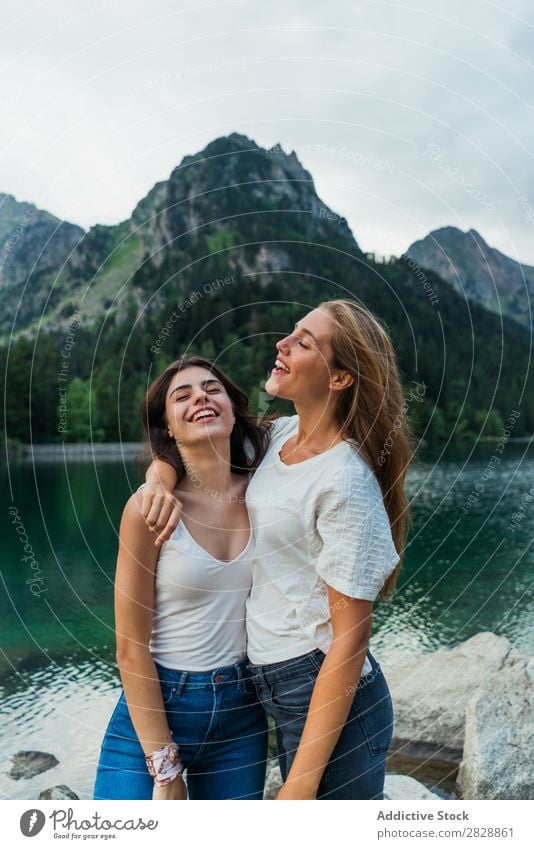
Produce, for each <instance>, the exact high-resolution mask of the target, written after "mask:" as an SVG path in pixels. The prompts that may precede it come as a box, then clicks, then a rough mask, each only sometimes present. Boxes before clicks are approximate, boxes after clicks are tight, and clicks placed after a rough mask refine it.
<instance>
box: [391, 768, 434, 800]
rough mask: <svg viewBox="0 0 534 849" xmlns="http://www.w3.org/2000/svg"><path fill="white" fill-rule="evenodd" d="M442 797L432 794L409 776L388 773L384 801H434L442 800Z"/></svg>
mask: <svg viewBox="0 0 534 849" xmlns="http://www.w3.org/2000/svg"><path fill="white" fill-rule="evenodd" d="M441 798H442V797H440V796H437V795H436V794H435V793H432V791H431V790H429V789H428V788H427V787H425V785H424V784H421V782H420V781H416V780H415V778H410V776H409V775H396V774H395V773H391V774H390V773H387V774H386V780H385V783H384V799H389V800H394V799H402V800H407V799H434V801H438V800H440V799H441Z"/></svg>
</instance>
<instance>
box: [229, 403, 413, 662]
mask: <svg viewBox="0 0 534 849" xmlns="http://www.w3.org/2000/svg"><path fill="white" fill-rule="evenodd" d="M297 429H298V416H285V417H283V418H280V419H277V420H276V422H275V424H274V426H273V430H272V431H271V432H272V439H271V443H270V446H269V449H268V451H267V453H266V455H265V457H264V459H263V460H262V462H261V464H260V466H259V468H258V469H257V470H256V472H255V473H254V475H253V476H252V478H251V481H250V483H249V485H248V489H247V494H246V502H247V508H248V511H249V515H250V520H251V524H252V526H253V527H254V532H255V547H254V552H253V555H252V570H253V578H252V590H251V594H250V596H249V598H248V600H247V620H246V621H247V653H248V656H249V659H250V661H251V663H253V664H262V665H263V664H268V663H276V662H279V661H282V660H288V659H290V658H295V657H299V656H300V655H302V654H307V653H308V652H310V651H313V650H314V649H316V648H320V649H321V650H322V651H324V652H325V653H326V652H327V651H328V649H329V647H330V645H331V642H332V625H331V615H330V610H329V606H328V592H327V584H329V585H330V586H331V587H333V588H334V589H336V590H338V591H339V592H340V593H343V594H344V595H347V596H350V597H352V598H361V599H366V600H369V601H374V600H375V599H376V597H377V595H378V593H379V591H380V589H381V588H382V586H383V584H384V582H385V581H386V579H387V578H388V577H389V575H390V574H391V572H392V571H393V569H394V568H395V566H396V565H397V563H398V562H399V559H400V558H399V555H398V553H397V550H396V548H395V545H394V543H393V538H392V534H391V526H390V523H389V519H388V515H387V513H386V509H385V507H384V502H383V499H382V492H381V490H380V485H379V483H378V480H377V478H376V476H375V474H374V472H373V471H372V469H371V468H370V467H369V465H368V464H367V462H366V460H365V459H364V458H363V457H362V455H361V454H360V453H359V451H358V446H357V443H355V442H353V441H351V442H339V443H338V444H337V445H335V446H334V447H333V448H330V449H329V450H328V451H325V452H323V453H322V454H317V455H316V456H314V457H311V458H310V459H308V460H304V461H303V462H301V463H295V464H293V465H286V464H285V463H283V462H282V460H281V459H280V457H279V451H280V449H281V447H282V446H283V444H284V443H285V442H287V440H288V439H289V437H290V436H292V435H293V434H294V433H296V431H297ZM370 671H371V663H370V661H369V658H368V657H366V658H365V662H364V665H363V668H362V672H361V675H362V676H363V675H366V674H367V673H368V672H370Z"/></svg>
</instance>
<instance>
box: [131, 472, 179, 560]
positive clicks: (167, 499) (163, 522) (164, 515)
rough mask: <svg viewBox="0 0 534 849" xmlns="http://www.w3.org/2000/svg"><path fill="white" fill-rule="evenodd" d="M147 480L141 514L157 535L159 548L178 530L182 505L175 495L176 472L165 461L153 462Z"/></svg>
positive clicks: (157, 546) (156, 543)
mask: <svg viewBox="0 0 534 849" xmlns="http://www.w3.org/2000/svg"><path fill="white" fill-rule="evenodd" d="M145 480H146V486H144V487H143V490H142V493H143V501H142V506H141V513H142V515H143V517H144V519H145V522H146V524H147V526H148V528H149V529H150V530H151V531H152V532H153V533H156V535H157V536H156V541H155V543H154V544H155V546H156V548H159V547H160V546H161V544H162V543H163V542H165V541H166V540H168V539H169V538H170V536H171V534H172V533H173V531H175V530H176V526H177V525H178V522H179V521H180V516H181V513H182V503H181V501H179V499H178V498H176V497H175V496H174V494H173V491H174V488H175V486H176V471H175V469H173V467H172V466H171V465H169V463H166V462H165V461H164V460H153V461H152V463H151V464H150V466H149V467H148V469H147V472H146V476H145Z"/></svg>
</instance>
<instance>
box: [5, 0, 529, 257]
mask: <svg viewBox="0 0 534 849" xmlns="http://www.w3.org/2000/svg"><path fill="white" fill-rule="evenodd" d="M2 11H3V15H2V23H1V24H0V28H1V35H0V38H1V41H2V55H1V61H2V64H3V69H2V74H1V76H0V79H1V80H2V88H3V90H2V106H3V109H2V113H3V114H2V117H3V121H2V130H3V145H2V148H3V150H2V156H1V157H0V191H3V192H7V193H10V194H13V195H15V197H16V198H17V199H18V200H28V201H32V202H34V203H36V204H37V205H38V206H40V207H42V208H44V209H48V210H49V211H51V212H53V213H54V214H56V215H58V216H59V217H60V218H66V219H68V220H70V221H73V222H75V223H78V224H81V225H82V226H84V227H88V226H90V225H91V224H94V223H97V222H100V223H115V222H117V221H120V220H122V219H124V218H127V217H128V216H129V215H130V213H131V210H132V209H133V207H134V206H135V204H136V203H137V201H138V200H139V199H140V198H141V197H143V196H144V195H145V194H146V193H147V192H148V190H149V189H150V188H151V187H152V185H153V184H154V183H155V182H156V181H158V180H162V179H165V178H167V177H168V175H169V173H170V172H171V170H172V169H173V167H174V166H176V165H177V164H178V163H179V162H180V160H181V159H182V157H183V156H184V155H186V154H189V153H194V152H196V151H198V150H200V149H202V148H203V147H204V146H205V145H206V144H207V143H208V142H209V141H211V140H212V139H214V138H216V137H217V136H220V135H225V134H228V133H231V132H234V131H236V132H240V133H244V134H246V135H248V136H249V137H250V138H252V139H254V141H256V142H257V143H258V144H260V145H263V146H266V147H270V146H272V145H274V144H275V143H280V144H281V145H282V146H283V148H284V150H286V151H287V152H290V151H291V150H295V152H296V153H297V155H298V157H299V159H300V160H301V162H302V164H303V165H304V166H305V167H306V168H308V169H309V170H310V171H311V173H312V175H313V177H314V179H315V182H316V187H317V191H318V193H319V195H320V196H321V198H322V199H323V200H324V201H325V202H326V203H328V204H329V206H331V207H332V208H333V209H334V210H336V211H337V212H338V213H340V214H341V215H344V216H346V217H347V219H348V221H349V224H350V225H351V227H352V229H353V232H354V234H355V236H356V238H357V240H358V242H359V243H360V246H361V247H362V248H363V249H364V250H368V251H372V250H374V251H376V252H377V253H379V254H389V253H394V254H397V255H398V254H400V253H402V252H403V251H404V250H405V249H406V248H407V247H408V245H409V244H410V243H411V242H412V241H414V240H415V239H418V238H422V237H423V236H424V235H426V234H427V233H428V232H429V230H431V229H433V228H436V227H441V226H444V225H447V224H451V225H455V226H456V227H459V228H461V229H462V230H468V229H470V228H471V227H474V228H475V229H476V230H478V231H479V232H480V233H481V234H482V235H483V236H484V237H485V238H486V240H487V241H488V242H489V243H490V244H492V245H494V246H495V247H498V248H499V249H500V250H502V251H503V252H504V253H506V254H508V255H510V256H513V257H515V258H516V259H519V260H521V261H522V262H527V263H530V264H533V265H534V238H533V235H534V163H533V158H534V110H533V106H534V3H533V2H532V0H507V2H506V4H505V3H504V0H500V2H490V0H469V2H466V0H449V2H448V3H446V4H445V3H443V2H442V0H408V2H401V1H400V0H389V2H382V0H367V1H366V0H328V2H324V0H321V2H319V0H269V2H265V0H223V1H222V2H221V0H218V2H204V0H151V2H139V0H94V2H91V0H84V2H79V0H41V2H39V0H35V2H21V0H3V3H2Z"/></svg>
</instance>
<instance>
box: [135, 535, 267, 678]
mask: <svg viewBox="0 0 534 849" xmlns="http://www.w3.org/2000/svg"><path fill="white" fill-rule="evenodd" d="M253 543H254V531H253V530H252V531H251V534H250V537H249V541H248V543H247V546H246V547H245V548H244V549H243V551H242V552H241V553H240V554H239V555H238V556H237V557H236V558H234V560H231V561H224V560H217V559H216V558H215V557H212V555H211V554H209V552H207V551H206V550H205V549H204V548H202V546H201V545H200V544H199V543H197V542H196V540H195V539H194V537H193V536H192V535H191V534H190V533H189V531H188V530H187V528H186V527H185V525H184V523H183V521H180V522H179V523H178V526H177V528H176V530H175V531H174V533H173V534H172V536H171V537H170V539H169V540H168V541H167V542H164V543H163V545H162V546H161V550H160V553H159V557H158V561H157V564H156V574H155V578H154V616H153V624H152V634H151V638H150V643H149V648H150V653H151V655H152V657H153V659H154V660H155V661H157V662H158V663H160V664H161V666H165V667H167V668H170V669H180V670H182V669H183V670H187V671H189V672H206V671H210V670H213V669H217V668H218V667H221V666H231V665H233V664H234V663H237V662H238V661H239V660H241V659H242V658H244V657H245V656H246V627H245V603H246V599H247V596H248V594H249V592H250V587H251V583H252V571H251V562H250V556H251V553H252V550H253V547H254V545H253Z"/></svg>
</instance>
